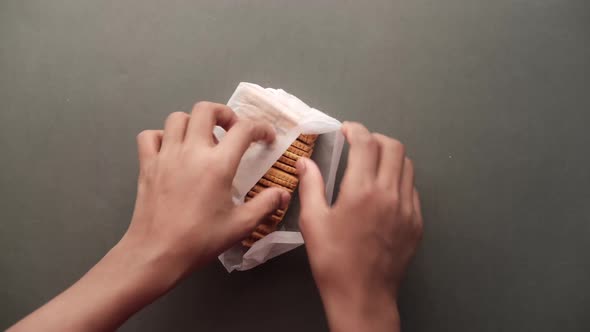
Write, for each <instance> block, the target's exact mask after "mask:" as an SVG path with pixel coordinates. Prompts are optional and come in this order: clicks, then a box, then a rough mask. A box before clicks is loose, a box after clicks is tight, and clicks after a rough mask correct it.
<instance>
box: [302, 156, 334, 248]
mask: <svg viewBox="0 0 590 332" xmlns="http://www.w3.org/2000/svg"><path fill="white" fill-rule="evenodd" d="M296 166H297V174H298V175H299V201H300V203H301V213H300V218H299V226H300V228H301V232H302V233H303V236H304V237H305V236H306V234H309V233H310V232H313V230H312V229H313V228H314V227H315V226H314V225H315V223H316V222H317V221H318V219H319V216H320V215H321V214H323V213H324V212H325V211H327V210H328V208H329V206H328V203H327V202H326V194H325V190H324V180H323V178H322V174H321V173H320V170H319V169H318V166H317V165H316V164H315V163H314V162H313V161H312V160H311V159H307V158H299V160H298V161H297V165H296Z"/></svg>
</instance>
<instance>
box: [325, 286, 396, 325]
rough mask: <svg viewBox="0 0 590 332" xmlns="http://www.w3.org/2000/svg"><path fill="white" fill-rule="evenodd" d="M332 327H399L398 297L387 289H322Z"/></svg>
mask: <svg viewBox="0 0 590 332" xmlns="http://www.w3.org/2000/svg"><path fill="white" fill-rule="evenodd" d="M320 295H321V297H322V302H323V304H324V308H325V311H326V315H327V317H328V321H329V324H330V328H331V330H332V331H338V332H340V331H398V330H399V325H400V323H399V313H398V309H397V301H396V299H395V297H394V296H393V295H392V294H391V293H390V292H389V290H388V289H386V288H383V289H379V290H377V289H375V290H369V289H362V288H360V287H359V288H356V289H353V288H349V289H335V288H329V287H328V288H326V287H324V288H323V289H320Z"/></svg>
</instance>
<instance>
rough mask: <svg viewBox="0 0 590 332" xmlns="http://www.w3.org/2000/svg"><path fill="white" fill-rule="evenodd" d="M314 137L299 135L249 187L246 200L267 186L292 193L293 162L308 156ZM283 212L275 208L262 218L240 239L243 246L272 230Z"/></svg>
mask: <svg viewBox="0 0 590 332" xmlns="http://www.w3.org/2000/svg"><path fill="white" fill-rule="evenodd" d="M316 139H317V135H300V136H299V137H297V139H296V140H295V141H294V142H293V143H291V146H289V148H288V149H287V151H285V152H284V153H283V155H282V156H281V157H280V158H279V160H277V161H276V162H275V163H274V165H273V166H272V167H271V168H270V169H269V170H268V172H266V174H264V175H263V176H262V178H261V179H260V180H258V183H256V185H254V187H252V189H250V191H249V192H248V194H247V196H246V202H247V201H249V200H251V199H252V198H254V197H255V196H256V195H258V193H260V192H261V191H263V190H264V189H266V188H269V187H279V188H282V189H285V190H287V191H288V192H290V193H293V191H295V189H296V188H297V184H298V183H299V179H298V178H297V171H296V169H295V163H296V162H297V159H299V158H300V157H306V158H309V157H310V156H311V154H312V152H313V146H314V144H315V141H316ZM287 208H288V207H287ZM285 213H287V209H285V210H280V209H279V210H276V211H275V212H274V213H273V214H272V215H270V216H269V217H267V218H266V219H265V220H263V221H262V223H261V224H260V225H258V227H256V229H255V230H254V232H252V234H250V236H249V237H248V238H246V239H245V240H243V241H242V245H244V246H245V247H251V246H252V245H253V244H254V242H256V241H258V240H260V239H262V238H263V237H265V236H266V235H268V234H270V233H272V232H274V231H275V230H276V229H277V227H278V225H279V223H280V222H281V221H282V220H283V218H284V217H285Z"/></svg>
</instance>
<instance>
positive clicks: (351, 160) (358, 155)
mask: <svg viewBox="0 0 590 332" xmlns="http://www.w3.org/2000/svg"><path fill="white" fill-rule="evenodd" d="M342 132H343V134H344V136H345V137H346V140H347V141H348V144H350V150H349V153H348V166H347V169H346V173H345V175H344V176H345V178H346V181H347V182H348V181H351V182H352V183H353V184H357V185H360V184H366V183H367V182H371V181H373V180H374V179H375V178H376V175H377V165H378V161H379V145H378V143H377V140H375V138H374V137H373V135H371V133H370V132H369V131H368V130H367V128H365V126H363V125H361V124H360V123H356V122H345V123H344V125H343V126H342Z"/></svg>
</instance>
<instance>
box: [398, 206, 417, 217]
mask: <svg viewBox="0 0 590 332" xmlns="http://www.w3.org/2000/svg"><path fill="white" fill-rule="evenodd" d="M400 214H401V217H402V218H403V219H405V220H412V217H413V215H414V211H413V210H412V207H411V206H409V205H403V206H402V207H401V209H400Z"/></svg>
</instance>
